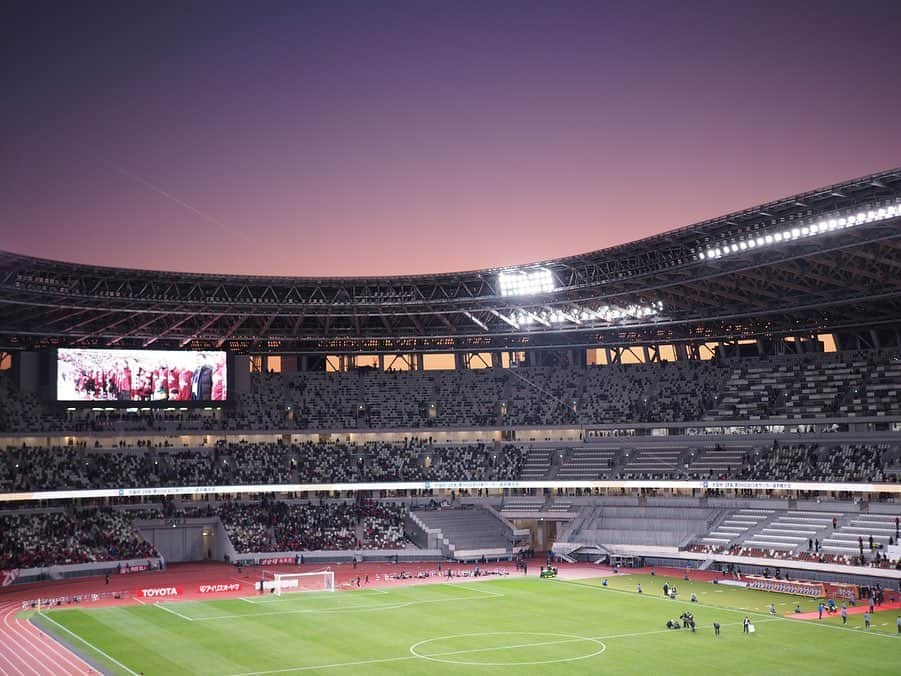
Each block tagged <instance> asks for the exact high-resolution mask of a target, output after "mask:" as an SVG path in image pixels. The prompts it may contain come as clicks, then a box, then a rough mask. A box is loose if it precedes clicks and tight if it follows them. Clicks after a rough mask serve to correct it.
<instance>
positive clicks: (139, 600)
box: [135, 596, 145, 606]
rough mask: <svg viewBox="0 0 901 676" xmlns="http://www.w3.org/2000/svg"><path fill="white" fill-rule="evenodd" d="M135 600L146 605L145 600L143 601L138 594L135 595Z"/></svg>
mask: <svg viewBox="0 0 901 676" xmlns="http://www.w3.org/2000/svg"><path fill="white" fill-rule="evenodd" d="M135 601H137V602H138V603H140V604H141V605H142V606H143V605H145V602H144V601H142V600H141V599H139V598H138V597H137V596H135Z"/></svg>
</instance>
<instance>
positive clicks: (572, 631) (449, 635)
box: [33, 575, 901, 676]
mask: <svg viewBox="0 0 901 676" xmlns="http://www.w3.org/2000/svg"><path fill="white" fill-rule="evenodd" d="M664 581H668V582H670V583H672V582H673V581H674V580H673V578H665V577H663V576H657V577H650V576H638V575H634V576H633V575H625V576H619V577H611V578H609V580H608V587H607V588H602V587H601V585H600V579H599V578H598V579H592V580H581V581H563V580H538V579H536V578H534V577H530V578H528V579H525V578H513V577H511V578H505V579H496V580H490V581H480V582H470V583H464V584H434V585H425V586H412V587H392V588H388V589H384V590H378V589H368V590H367V589H364V590H361V591H343V592H334V593H316V594H288V595H285V596H281V597H276V596H271V595H270V596H258V597H245V598H244V599H229V600H219V601H204V602H200V601H198V602H168V603H159V604H157V605H134V606H127V607H116V608H96V609H86V608H79V609H71V610H70V609H67V610H58V611H52V612H47V613H44V614H42V615H37V616H35V617H34V618H33V619H34V621H36V622H37V623H39V624H40V625H41V626H42V627H44V628H45V629H47V630H48V631H51V632H52V633H54V634H55V635H56V636H57V637H59V638H60V639H61V640H62V641H64V642H66V643H67V644H69V645H70V646H72V647H73V648H75V649H76V650H77V651H78V652H80V653H81V654H83V655H85V656H87V657H89V658H90V659H91V660H93V661H94V662H95V663H96V664H98V665H100V666H102V667H103V668H104V670H106V671H108V672H110V673H117V674H129V673H138V672H143V673H144V674H147V675H148V676H150V675H151V674H167V675H168V674H232V675H234V674H244V675H250V674H254V675H260V676H262V675H263V674H292V673H297V674H306V673H309V674H316V673H322V674H334V675H335V676H340V675H342V674H354V675H357V674H398V673H402V674H501V673H505V672H504V670H505V669H514V670H515V673H517V674H574V673H578V674H581V673H585V674H589V673H591V674H597V673H608V674H642V675H645V674H648V673H652V674H653V673H659V674H664V673H666V674H688V673H693V674H696V673H719V674H731V673H742V674H766V675H767V676H772V675H774V674H793V675H794V674H797V673H818V674H848V673H853V672H855V671H861V672H865V673H867V674H897V673H899V666H898V665H899V664H901V635H899V634H898V633H897V628H896V624H895V620H896V618H897V616H898V614H899V612H901V611H886V612H880V613H876V614H875V615H874V617H873V621H872V628H871V630H870V632H869V633H866V632H865V631H864V629H863V616H862V615H853V616H851V617H849V619H848V625H847V626H845V627H843V626H842V625H841V619H840V618H837V617H836V618H829V619H828V620H823V621H816V620H814V621H801V620H793V619H786V618H784V617H782V615H783V614H786V613H790V612H791V611H792V610H793V609H794V606H795V603H796V598H795V597H790V596H785V595H781V594H769V593H764V592H754V591H748V590H744V589H737V588H734V587H728V586H725V585H714V584H710V583H701V582H696V583H689V582H683V581H681V580H678V579H676V580H675V583H676V584H677V586H678V589H679V599H677V600H675V601H673V600H669V599H665V598H663V594H662V591H661V586H662V584H663V582H664ZM638 584H641V586H642V588H643V590H644V593H643V594H638V593H636V588H637V585H638ZM692 592H694V593H696V594H697V595H698V598H699V601H700V602H699V603H689V601H688V599H689V596H690V594H691V593H692ZM770 603H775V604H776V608H777V613H778V614H777V617H772V616H770V614H769V612H768V609H769V605H770ZM801 606H802V609H803V610H805V611H807V610H813V609H814V608H815V603H814V602H813V601H801ZM684 610H691V611H692V612H693V613H694V615H695V619H696V623H697V632H696V633H692V632H691V631H689V630H686V629H682V630H679V631H673V630H667V629H666V628H665V626H664V625H665V623H666V620H667V619H672V618H677V617H678V616H679V615H680V613H682V612H683V611H684ZM746 615H749V616H750V617H751V620H752V622H753V623H754V624H755V628H756V632H755V633H753V634H743V633H742V628H741V623H742V620H743V619H744V617H745V616H746ZM714 621H717V622H719V623H720V625H721V626H722V633H721V635H720V636H719V637H715V636H714V633H713V622H714Z"/></svg>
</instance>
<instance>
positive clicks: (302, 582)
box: [263, 570, 335, 596]
mask: <svg viewBox="0 0 901 676" xmlns="http://www.w3.org/2000/svg"><path fill="white" fill-rule="evenodd" d="M263 589H264V590H267V591H268V590H271V591H272V593H273V594H275V595H277V596H281V595H282V594H288V593H291V592H325V591H335V573H333V572H332V571H330V570H320V571H317V572H315V573H270V572H268V571H264V572H263Z"/></svg>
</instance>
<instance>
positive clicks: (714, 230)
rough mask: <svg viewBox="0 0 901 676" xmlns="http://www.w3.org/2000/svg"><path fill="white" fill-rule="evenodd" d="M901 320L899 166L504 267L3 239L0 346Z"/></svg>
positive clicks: (482, 341)
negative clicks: (142, 251)
mask: <svg viewBox="0 0 901 676" xmlns="http://www.w3.org/2000/svg"><path fill="white" fill-rule="evenodd" d="M502 277H503V279H504V280H505V285H504V288H503V289H502V288H501V280H502ZM539 279H540V280H541V283H540V284H538V283H537V282H535V283H534V284H533V283H532V281H530V280H539ZM510 280H513V282H516V280H524V281H523V283H522V284H520V285H519V286H517V285H516V284H515V283H513V282H510V283H507V282H509V281H510ZM511 284H512V285H511ZM530 284H531V286H530ZM536 284H537V285H536ZM530 291H536V292H534V293H530ZM518 292H524V293H518ZM898 324H901V168H898V169H893V170H890V171H885V172H881V173H878V174H873V175H870V176H865V177H862V178H858V179H854V180H851V181H846V182H844V183H840V184H837V185H832V186H828V187H825V188H822V189H819V190H814V191H810V192H807V193H803V194H801V195H794V196H792V197H789V198H786V199H781V200H777V201H774V202H770V203H768V204H763V205H760V206H757V207H753V208H751V209H746V210H744V211H741V212H737V213H733V214H729V215H727V216H723V217H720V218H716V219H713V220H709V221H705V222H703V223H698V224H695V225H692V226H688V227H684V228H680V229H678V230H673V231H670V232H667V233H664V234H661V235H657V236H654V237H649V238H647V239H643V240H640V241H636V242H632V243H629V244H625V245H622V246H617V247H613V248H609V249H603V250H599V251H592V252H589V253H585V254H582V255H579V256H571V257H568V258H561V259H555V260H548V261H542V262H538V263H534V264H530V265H525V266H519V267H518V268H515V269H511V268H498V269H488V270H477V271H472V272H460V273H449V274H436V275H417V276H398V277H373V278H307V277H259V276H237V275H234V276H232V275H215V274H192V273H177V272H156V271H147V270H128V269H119V268H107V267H98V266H92V265H80V264H73V263H65V262H60V261H52V260H45V259H39V258H32V257H28V256H21V255H18V254H15V253H9V252H0V347H2V348H5V349H30V348H35V347H41V346H84V347H88V346H97V347H101V346H103V347H106V346H119V347H150V346H154V347H157V348H161V347H198V348H199V347H203V348H211V347H226V348H228V349H231V350H234V351H237V352H248V351H253V352H267V351H269V352H318V353H322V352H329V353H331V352H357V353H370V352H414V351H438V352H442V351H450V350H468V351H469V350H471V351H482V350H492V349H527V348H538V347H556V346H601V345H632V344H636V343H666V342H698V341H708V340H711V341H712V340H720V339H723V340H734V339H737V338H750V337H758V336H768V335H815V334H818V333H823V332H834V331H841V330H843V329H857V328H862V327H868V328H874V327H879V326H893V327H895V326H897V325H898Z"/></svg>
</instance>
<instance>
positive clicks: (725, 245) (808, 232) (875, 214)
mask: <svg viewBox="0 0 901 676" xmlns="http://www.w3.org/2000/svg"><path fill="white" fill-rule="evenodd" d="M897 216H901V205H899V204H892V205H889V206H887V207H878V208H876V209H867V210H866V211H858V212H856V213H853V214H848V215H844V216H837V217H833V218H823V219H820V220H818V221H814V222H810V223H807V224H803V225H798V226H796V227H792V228H786V229H785V230H781V231H777V232H768V233H766V234H764V235H759V234H758V235H755V236H754V237H748V238H747V239H740V240H738V241H729V242H721V243H720V244H719V245H717V244H711V245H709V246H708V248H707V249H705V250H704V251H698V252H697V254H696V256H697V259H698V260H702V261H703V260H717V259H719V258H722V257H723V256H728V255H730V254H734V253H738V252H739V251H747V250H748V249H754V248H758V247H765V246H769V245H771V244H773V243H774V242H791V241H793V240H796V239H805V238H807V237H813V236H815V235H820V234H823V233H827V232H834V231H835V230H842V229H844V228H851V227H854V226H855V225H860V224H862V223H878V222H881V221H885V220H888V219H891V218H895V217H897Z"/></svg>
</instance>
